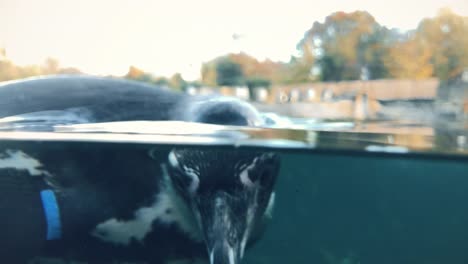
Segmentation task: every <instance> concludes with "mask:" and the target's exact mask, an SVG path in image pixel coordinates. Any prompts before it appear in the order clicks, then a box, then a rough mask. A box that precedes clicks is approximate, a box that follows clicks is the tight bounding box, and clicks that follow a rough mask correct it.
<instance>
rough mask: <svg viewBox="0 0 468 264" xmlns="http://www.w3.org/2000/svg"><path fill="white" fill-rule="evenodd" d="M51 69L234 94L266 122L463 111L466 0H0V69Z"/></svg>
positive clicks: (423, 119) (10, 74)
mask: <svg viewBox="0 0 468 264" xmlns="http://www.w3.org/2000/svg"><path fill="white" fill-rule="evenodd" d="M50 74H91V75H99V76H113V77H119V78H127V79H133V80H137V81H142V82H149V83H154V84H157V85H160V86H162V87H165V88H166V89H174V90H178V91H181V92H185V93H190V94H209V93H220V94H224V95H231V96H236V97H239V98H242V99H244V100H249V101H251V102H253V103H254V104H255V105H256V106H257V107H258V108H259V109H260V110H261V111H262V112H263V113H265V114H266V116H268V117H269V118H271V119H272V120H273V121H274V122H275V123H276V124H281V122H282V120H283V121H284V123H285V124H290V121H291V120H289V119H288V120H287V118H292V119H294V120H295V122H296V123H298V122H299V123H300V122H301V120H302V122H305V121H303V120H305V119H307V120H309V121H310V120H314V119H321V120H323V119H327V120H354V121H356V120H363V121H372V120H397V121H409V122H419V123H429V124H432V123H434V122H436V121H437V120H439V121H440V120H448V121H451V122H452V121H458V120H459V121H460V122H461V123H465V121H466V120H467V117H468V2H466V0H430V1H428V0H424V1H423V0H415V1H403V0H396V1H368V0H350V1H345V2H344V1H338V0H329V1H302V0H287V1H286V0H282V1H263V0H260V1H247V0H237V1H219V0H218V1H215V0H199V1H180V0H175V1H159V0H158V1H143V0H132V1H122V0H118V1H116V0H112V1H110V0H100V1H92V0H80V1H68V0H43V1H27V0H0V81H9V80H14V79H20V78H26V77H31V76H39V75H50ZM286 117H287V118H286Z"/></svg>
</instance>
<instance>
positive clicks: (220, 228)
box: [199, 193, 247, 264]
mask: <svg viewBox="0 0 468 264" xmlns="http://www.w3.org/2000/svg"><path fill="white" fill-rule="evenodd" d="M211 198H214V199H206V200H205V201H209V202H204V203H203V204H202V205H200V206H201V208H200V219H199V220H200V222H201V226H202V229H203V233H204V236H205V242H206V245H207V249H208V256H209V259H210V263H211V264H238V263H239V262H240V259H241V257H242V255H243V251H244V247H245V240H246V239H247V238H244V236H246V235H247V232H246V228H245V227H246V224H245V221H242V218H243V217H241V216H240V215H239V214H238V212H236V207H237V206H235V205H236V203H235V201H234V198H233V197H230V195H228V194H226V193H219V194H217V195H215V196H214V197H211ZM237 208H238V207H237Z"/></svg>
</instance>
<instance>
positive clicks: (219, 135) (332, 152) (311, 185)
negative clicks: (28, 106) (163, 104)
mask: <svg viewBox="0 0 468 264" xmlns="http://www.w3.org/2000/svg"><path fill="white" fill-rule="evenodd" d="M330 127H332V129H330V130H328V131H327V130H326V129H323V128H326V126H324V125H322V126H321V128H322V129H323V130H321V131H318V130H311V129H294V130H291V129H289V130H288V129H251V128H239V127H237V128H236V127H221V126H211V125H200V124H187V123H180V122H123V123H112V124H86V125H72V126H62V127H60V126H57V127H55V128H54V129H53V130H50V129H49V131H48V130H47V129H37V128H36V129H34V130H39V131H41V130H44V131H41V132H33V131H27V129H24V127H22V125H19V127H16V128H15V129H13V130H16V131H11V130H12V129H11V127H10V129H7V128H6V126H4V127H3V130H2V132H0V153H6V152H7V151H10V153H11V151H12V150H21V151H23V152H25V153H28V154H29V155H31V156H34V155H35V154H37V153H40V152H42V153H44V152H47V153H53V154H54V155H50V156H49V159H48V160H47V159H46V160H42V161H41V163H42V165H44V168H46V167H47V164H52V163H53V164H55V165H54V166H61V168H62V172H63V173H76V172H70V171H67V168H76V166H75V167H74V166H73V163H74V160H73V159H74V158H75V157H77V156H78V155H79V156H80V157H82V156H87V159H89V163H88V166H102V165H103V164H102V163H99V162H100V158H99V157H100V156H102V155H110V154H112V155H111V157H112V159H113V160H110V161H109V160H108V162H111V163H113V164H114V165H115V164H120V165H121V166H123V165H122V164H124V163H125V155H124V154H123V153H134V155H136V156H138V155H141V157H142V158H141V159H142V160H141V162H142V163H138V164H133V165H131V164H129V166H133V167H132V168H131V170H129V173H130V172H131V173H133V174H138V173H145V171H144V170H143V169H144V168H145V166H144V165H143V162H148V163H149V162H152V161H151V160H150V159H148V160H147V161H144V158H143V157H146V156H145V155H144V154H146V153H148V152H151V151H153V152H154V150H167V149H171V148H174V147H190V148H193V149H202V150H213V149H222V150H223V151H227V152H229V151H236V150H239V149H242V150H246V151H252V152H254V151H255V152H258V151H268V152H274V153H277V154H278V155H279V156H280V158H281V169H280V174H279V177H278V181H277V183H276V188H275V190H276V192H275V193H276V194H275V198H276V200H275V205H274V210H273V213H272V218H271V220H270V221H269V222H268V223H267V226H266V229H265V231H264V234H263V235H262V237H261V238H260V239H259V240H258V241H256V243H254V244H253V245H252V246H251V247H250V248H249V249H248V250H247V251H246V255H245V257H244V259H243V261H242V263H247V264H262V263H265V264H266V263H298V264H302V263H304V264H306V263H307V264H308V263H315V264H358V263H361V264H365V263H380V264H386V263H388V264H394V263H421V264H422V263H424V264H428V263H430V264H439V263H440V264H442V263H451V264H458V263H459V264H462V263H468V226H467V223H468V144H467V143H466V130H464V129H463V128H462V129H461V130H453V131H454V132H453V133H449V132H448V131H447V130H446V129H436V128H411V127H409V128H408V127H407V128H404V129H400V130H395V126H391V125H388V124H387V126H385V125H383V126H382V125H380V126H378V125H375V124H366V125H365V126H364V125H361V126H359V127H352V128H350V126H349V125H348V124H347V125H346V126H345V127H344V128H343V129H342V130H340V129H337V127H336V126H335V125H332V126H330ZM0 129H1V126H0ZM119 153H120V154H119ZM93 161H94V162H95V163H93ZM1 164H2V163H1V161H0V167H1ZM4 164H5V163H4ZM57 164H58V165H57ZM122 168H123V167H122ZM35 169H41V167H37V168H35ZM83 170H85V169H83ZM139 170H140V171H139ZM0 173H2V170H1V169H0ZM3 173H10V174H11V173H12V172H11V171H7V172H5V170H3ZM83 173H85V172H83ZM3 176H4V175H3ZM10 176H11V175H10ZM1 178H2V175H0V186H1V185H3V187H1V188H2V190H3V191H2V192H0V213H1V214H6V213H5V212H7V213H8V214H9V216H10V218H9V219H12V215H14V214H17V215H18V216H21V215H22V214H23V213H24V210H32V211H34V210H41V208H37V207H32V206H30V207H31V208H29V207H28V206H27V205H26V203H27V199H26V200H24V201H22V202H23V204H22V210H19V209H15V208H16V206H15V205H14V204H13V201H15V199H14V197H15V195H18V192H21V191H22V192H25V193H27V192H28V190H27V187H24V186H23V187H22V188H23V189H21V188H20V189H21V190H19V191H16V190H14V189H13V188H19V187H18V186H17V185H14V184H17V183H14V184H13V183H12V182H5V180H3V181H2V180H1ZM3 178H4V179H5V178H6V177H3ZM8 184H10V185H8ZM5 186H8V187H9V188H10V189H8V188H5ZM129 188H130V187H129ZM18 197H20V196H18ZM1 201H3V202H1ZM17 201H18V200H17ZM19 202H21V201H19ZM5 208H8V210H6V209H5ZM1 210H3V211H1ZM2 218H3V217H2ZM0 219H1V218H0ZM30 220H31V219H25V218H21V217H18V218H17V219H16V220H15V221H11V222H8V223H3V224H2V226H4V225H8V226H9V227H10V228H8V230H6V231H7V235H10V236H12V237H15V238H16V239H18V240H20V239H21V238H18V237H23V238H24V239H27V238H28V234H33V233H34V232H35V230H34V228H35V227H38V226H41V225H44V223H36V224H35V225H27V224H25V223H28V222H30ZM0 222H2V221H0ZM15 225H18V226H22V225H25V226H29V227H30V229H22V231H21V234H20V235H18V234H17V233H14V232H16V231H15V228H14V227H15ZM8 231H10V233H8ZM4 235H5V234H4ZM29 242H31V241H26V240H24V243H25V244H28V243H29ZM33 242H34V241H32V242H31V243H33ZM4 246H5V245H2V248H8V247H4ZM26 248H27V246H26ZM117 254H118V252H116V255H117ZM37 263H61V262H60V261H59V262H52V261H40V262H37ZM63 263H70V262H63ZM79 263H81V262H79ZM188 263H190V262H188Z"/></svg>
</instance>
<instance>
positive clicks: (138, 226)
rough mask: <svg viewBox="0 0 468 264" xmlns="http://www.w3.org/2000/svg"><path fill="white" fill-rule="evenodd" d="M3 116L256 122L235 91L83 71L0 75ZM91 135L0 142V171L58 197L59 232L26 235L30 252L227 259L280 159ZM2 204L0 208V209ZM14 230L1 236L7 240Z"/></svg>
mask: <svg viewBox="0 0 468 264" xmlns="http://www.w3.org/2000/svg"><path fill="white" fill-rule="evenodd" d="M11 116H16V117H17V118H19V120H23V121H26V122H30V121H34V122H38V123H41V122H42V123H44V122H45V123H47V122H52V123H55V124H62V123H65V124H76V123H89V122H112V121H133V120H181V121H193V122H203V123H211V124H223V125H244V126H246V125H248V126H255V125H258V124H260V123H261V118H260V116H259V114H258V113H257V112H256V110H255V109H254V108H253V107H252V106H250V105H249V104H247V103H244V102H242V101H239V100H235V99H230V98H223V97H191V96H188V95H183V94H178V93H174V92H170V91H167V90H162V89H158V88H156V87H154V86H151V85H145V84H141V83H137V82H131V81H123V80H117V79H108V78H96V77H84V76H79V77H70V76H65V77H62V76H59V77H48V78H41V79H34V80H27V81H19V82H13V83H7V84H4V85H0V118H4V117H11ZM91 145H92V144H91ZM91 145H90V146H87V145H86V146H84V145H76V144H75V145H74V144H71V145H70V146H66V147H64V145H54V144H51V145H50V146H51V147H50V148H48V147H45V146H42V148H34V147H32V146H24V147H22V148H18V149H11V148H10V149H6V148H5V149H2V148H0V178H2V177H3V178H4V179H6V177H7V176H8V175H10V176H11V175H13V174H15V175H16V174H18V173H19V174H21V175H23V176H22V177H30V176H33V175H35V176H39V178H41V182H42V183H40V184H39V185H38V186H39V187H38V188H39V189H40V188H43V187H44V186H46V187H48V188H52V189H53V190H54V192H55V194H56V196H57V200H58V205H59V207H60V215H61V218H62V221H63V225H62V229H63V230H62V237H61V239H60V240H57V241H49V242H46V241H41V240H40V239H36V238H35V237H34V239H33V240H34V241H36V240H37V243H36V244H37V247H36V244H34V243H33V244H34V245H32V246H29V247H28V249H31V252H34V253H38V252H39V253H43V252H45V253H47V254H49V255H52V256H54V255H57V256H60V255H61V256H62V257H73V258H78V259H80V258H82V259H85V260H92V261H97V262H98V263H100V262H101V261H108V260H116V259H117V260H126V261H150V262H151V263H166V262H167V261H168V260H170V259H172V258H197V257H201V258H207V259H209V260H210V262H211V263H212V264H213V263H215V264H235V263H239V262H240V260H241V258H242V256H243V255H244V250H245V248H246V245H247V243H248V241H249V240H251V239H252V238H255V235H254V233H255V232H257V231H258V230H259V229H260V225H261V224H262V221H263V220H264V217H265V214H268V211H269V208H268V207H269V206H270V207H271V206H272V203H273V200H274V193H273V187H274V183H275V181H276V177H277V175H278V171H279V159H278V157H277V155H275V154H272V153H263V152H261V153H253V152H251V151H247V150H235V151H232V150H231V151H228V150H215V149H196V148H169V149H163V148H161V149H152V150H151V151H149V150H148V149H144V148H136V147H135V148H129V149H125V150H124V151H123V148H121V147H120V149H119V147H118V146H109V147H108V148H92V149H91ZM57 156H58V157H57ZM36 179H37V177H36ZM1 185H2V180H1V179H0V188H2V186H1ZM23 189H24V188H23ZM0 198H1V199H7V198H8V197H7V195H4V196H1V194H0ZM31 199H33V198H31ZM33 200H34V199H33ZM0 205H1V203H0ZM5 213H6V212H2V207H1V206H0V214H5ZM20 215H21V214H20ZM10 217H14V214H13V215H11V214H10ZM0 219H1V218H0ZM10 220H11V219H10ZM38 221H39V222H40V221H42V222H43V221H44V220H38ZM0 223H1V220H0ZM42 226H44V223H42ZM15 234H16V233H13V234H11V235H10V236H11V237H12V239H13V240H14V239H15ZM32 235H34V234H32ZM18 239H19V238H18ZM1 240H2V238H0V241H1ZM10 242H11V241H10ZM6 243H8V242H6ZM14 244H15V243H10V245H14ZM20 244H21V242H19V243H18V245H20ZM36 249H37V251H35V250H36ZM13 250H14V248H13ZM22 255H24V256H26V255H27V253H24V254H22Z"/></svg>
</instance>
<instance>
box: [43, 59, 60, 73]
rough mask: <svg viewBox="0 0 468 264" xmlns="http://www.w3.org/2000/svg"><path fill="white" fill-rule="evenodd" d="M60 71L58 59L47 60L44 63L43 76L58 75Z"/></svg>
mask: <svg viewBox="0 0 468 264" xmlns="http://www.w3.org/2000/svg"><path fill="white" fill-rule="evenodd" d="M59 69H60V64H59V62H58V60H57V59H54V58H47V59H46V60H45V62H44V66H43V70H42V73H43V74H57V73H58V72H59Z"/></svg>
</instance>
